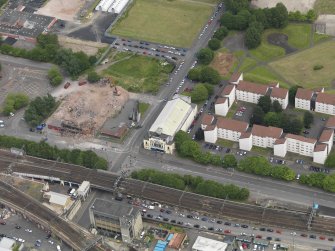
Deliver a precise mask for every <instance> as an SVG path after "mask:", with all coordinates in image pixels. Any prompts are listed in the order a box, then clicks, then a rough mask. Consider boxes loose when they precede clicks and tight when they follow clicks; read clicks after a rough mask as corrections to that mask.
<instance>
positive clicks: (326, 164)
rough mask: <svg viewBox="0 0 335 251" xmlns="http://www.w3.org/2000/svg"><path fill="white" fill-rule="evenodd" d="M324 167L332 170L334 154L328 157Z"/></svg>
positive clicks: (334, 164)
mask: <svg viewBox="0 0 335 251" xmlns="http://www.w3.org/2000/svg"><path fill="white" fill-rule="evenodd" d="M325 166H326V167H329V168H334V167H335V152H332V153H330V154H329V155H328V157H327V159H326V162H325Z"/></svg>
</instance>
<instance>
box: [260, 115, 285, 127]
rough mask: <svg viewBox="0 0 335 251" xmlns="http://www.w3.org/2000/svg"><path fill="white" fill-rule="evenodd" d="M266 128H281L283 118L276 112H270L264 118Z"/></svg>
mask: <svg viewBox="0 0 335 251" xmlns="http://www.w3.org/2000/svg"><path fill="white" fill-rule="evenodd" d="M263 123H264V124H265V125H266V126H275V127H280V124H281V116H280V114H278V113H275V112H268V113H267V114H265V116H264V122H263Z"/></svg>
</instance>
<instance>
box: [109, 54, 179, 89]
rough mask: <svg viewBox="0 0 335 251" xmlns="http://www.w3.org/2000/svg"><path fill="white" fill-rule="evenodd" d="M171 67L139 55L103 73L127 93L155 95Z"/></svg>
mask: <svg viewBox="0 0 335 251" xmlns="http://www.w3.org/2000/svg"><path fill="white" fill-rule="evenodd" d="M172 69H173V66H172V65H171V64H169V63H167V62H166V61H162V60H158V59H155V58H150V57H145V56H141V55H133V56H132V57H130V58H128V59H125V60H122V61H119V62H116V63H115V64H112V65H111V66H109V67H108V68H107V69H106V70H104V71H103V74H104V75H108V76H111V77H112V78H113V80H114V81H115V82H116V84H117V85H120V86H122V87H123V88H125V89H127V90H128V91H133V92H146V93H157V92H158V90H159V87H160V85H161V84H162V83H163V82H164V81H166V80H167V78H168V74H169V73H170V72H171V71H172Z"/></svg>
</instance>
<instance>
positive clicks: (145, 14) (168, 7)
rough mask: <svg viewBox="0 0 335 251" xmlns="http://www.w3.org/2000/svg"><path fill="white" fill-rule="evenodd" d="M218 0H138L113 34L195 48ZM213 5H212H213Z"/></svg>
mask: <svg viewBox="0 0 335 251" xmlns="http://www.w3.org/2000/svg"><path fill="white" fill-rule="evenodd" d="M213 2H214V3H215V2H217V1H216V0H215V1H214V0H203V1H202V0H198V1H183V0H174V1H169V0H135V3H134V5H133V6H132V7H131V8H130V9H129V11H128V12H127V13H126V15H125V17H124V18H121V19H120V21H119V22H118V23H117V24H116V25H115V27H114V28H113V29H112V30H111V33H112V34H113V35H118V36H121V37H128V38H132V39H137V40H146V41H151V42H156V43H163V44H170V45H175V46H180V47H189V46H191V44H192V42H193V40H194V38H195V37H196V35H197V33H198V32H199V31H200V28H201V27H202V25H203V24H204V23H206V21H207V19H208V18H209V16H210V13H211V11H212V8H213V4H212V3H213ZM209 3H210V4H209Z"/></svg>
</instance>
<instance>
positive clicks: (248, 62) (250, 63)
mask: <svg viewBox="0 0 335 251" xmlns="http://www.w3.org/2000/svg"><path fill="white" fill-rule="evenodd" d="M257 63H258V62H257V61H256V60H255V59H253V58H250V57H246V58H245V59H244V60H243V63H242V64H241V66H240V68H239V69H238V71H239V72H245V71H246V70H248V69H250V68H252V67H254V66H256V65H257Z"/></svg>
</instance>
